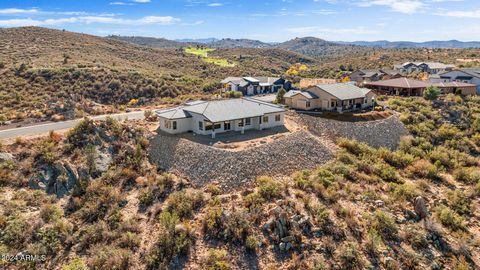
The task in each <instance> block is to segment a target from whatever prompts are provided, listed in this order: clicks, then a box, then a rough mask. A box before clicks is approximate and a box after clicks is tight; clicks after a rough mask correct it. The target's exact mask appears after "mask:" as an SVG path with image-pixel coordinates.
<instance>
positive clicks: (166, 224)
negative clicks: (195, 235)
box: [145, 211, 192, 269]
mask: <svg viewBox="0 0 480 270" xmlns="http://www.w3.org/2000/svg"><path fill="white" fill-rule="evenodd" d="M179 222H180V219H179V217H178V216H177V215H176V214H172V213H170V212H168V211H165V212H162V213H161V214H160V216H159V225H160V233H159V234H158V236H157V238H156V240H155V244H154V245H153V246H152V247H151V249H150V250H149V251H148V254H147V255H146V258H145V260H146V262H147V266H148V268H149V269H166V268H168V265H169V263H170V261H171V260H172V259H173V258H174V257H176V256H180V255H184V254H186V253H187V252H188V249H189V248H190V245H191V243H192V236H191V232H190V229H189V228H188V226H186V225H185V224H181V223H179Z"/></svg>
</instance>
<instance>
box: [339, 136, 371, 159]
mask: <svg viewBox="0 0 480 270" xmlns="http://www.w3.org/2000/svg"><path fill="white" fill-rule="evenodd" d="M337 144H338V145H339V146H340V147H342V148H345V149H346V150H347V151H348V152H350V153H352V154H354V155H356V156H360V155H361V154H371V153H372V148H371V147H369V146H368V145H367V144H365V143H360V142H358V141H355V140H349V139H343V138H341V139H339V140H338V141H337Z"/></svg>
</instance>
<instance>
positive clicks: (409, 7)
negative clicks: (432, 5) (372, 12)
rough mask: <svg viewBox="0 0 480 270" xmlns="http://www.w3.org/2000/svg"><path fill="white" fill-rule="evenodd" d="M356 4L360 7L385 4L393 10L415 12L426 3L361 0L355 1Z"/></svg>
mask: <svg viewBox="0 0 480 270" xmlns="http://www.w3.org/2000/svg"><path fill="white" fill-rule="evenodd" d="M357 5H358V6H360V7H371V6H387V7H390V8H391V9H392V10H393V11H396V12H400V13H407V14H411V13H416V12H418V11H419V10H420V9H422V8H424V7H425V6H426V4H425V3H424V2H422V1H420V0H373V1H366V0H362V1H360V2H357Z"/></svg>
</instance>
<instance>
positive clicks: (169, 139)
mask: <svg viewBox="0 0 480 270" xmlns="http://www.w3.org/2000/svg"><path fill="white" fill-rule="evenodd" d="M288 117H289V118H290V120H292V119H293V120H294V121H296V122H297V124H298V125H299V126H301V127H302V128H297V130H296V131H295V132H292V133H289V134H286V135H284V136H281V137H279V138H276V139H274V140H270V141H269V142H268V143H265V144H261V145H260V146H256V147H251V148H246V149H243V150H241V151H235V152H233V151H228V150H226V149H220V148H217V147H212V146H210V145H208V144H202V143H197V142H193V141H191V140H188V139H186V138H185V137H184V136H175V135H168V134H165V133H160V134H158V135H157V136H155V137H154V138H152V139H151V142H150V158H151V160H152V162H153V163H156V164H157V165H158V167H159V168H160V169H163V170H167V171H172V172H174V173H178V174H180V175H183V176H185V177H187V178H189V179H190V181H191V182H192V183H193V185H195V186H204V185H206V184H208V183H212V182H216V183H218V184H219V185H220V187H221V188H222V189H223V190H232V189H234V188H236V187H238V185H246V184H248V183H249V182H251V181H252V180H254V179H255V178H256V177H258V176H261V175H267V176H285V175H289V174H291V173H293V172H295V171H298V170H302V169H313V168H315V167H317V166H319V165H321V164H324V163H326V162H328V161H329V160H331V159H333V158H334V156H335V152H336V150H337V147H336V145H335V144H334V141H335V139H336V138H338V137H346V138H350V139H356V140H359V141H362V142H366V143H368V144H369V145H371V146H374V147H382V146H383V147H387V148H390V149H394V148H396V147H397V146H398V142H399V141H400V137H401V136H404V135H407V134H408V132H407V130H406V129H405V127H404V126H403V124H402V123H401V122H400V121H399V120H398V117H397V116H392V117H390V118H388V119H384V120H379V121H370V122H356V123H349V122H340V121H335V120H330V119H324V118H320V117H315V116H308V115H297V114H289V116H288Z"/></svg>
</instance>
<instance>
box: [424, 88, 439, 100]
mask: <svg viewBox="0 0 480 270" xmlns="http://www.w3.org/2000/svg"><path fill="white" fill-rule="evenodd" d="M440 94H441V91H440V89H438V88H437V87H435V86H429V87H427V89H425V91H423V97H424V98H425V99H426V100H436V99H437V98H438V96H439V95H440Z"/></svg>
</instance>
